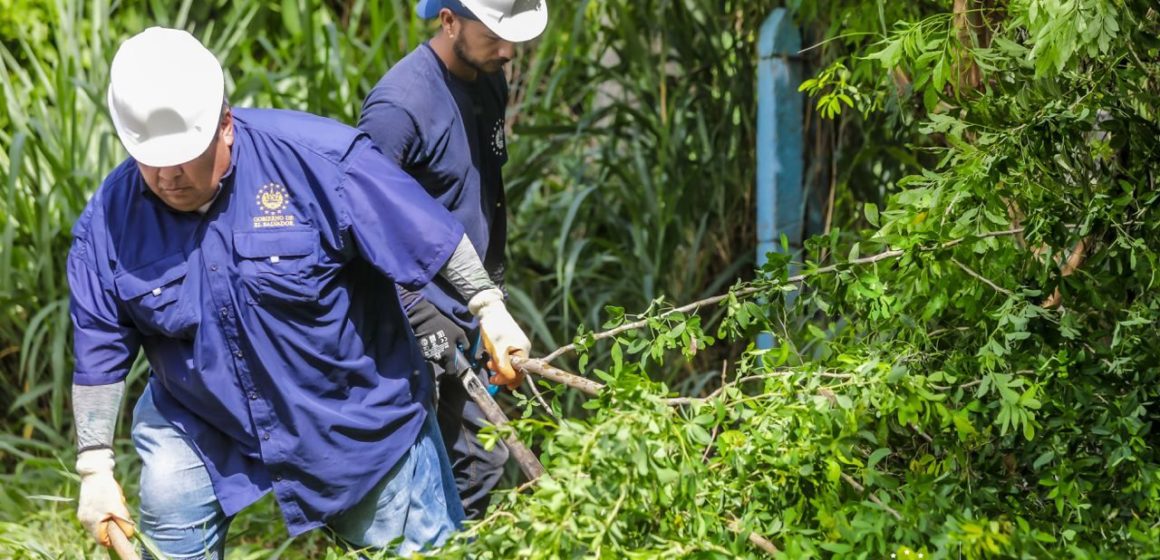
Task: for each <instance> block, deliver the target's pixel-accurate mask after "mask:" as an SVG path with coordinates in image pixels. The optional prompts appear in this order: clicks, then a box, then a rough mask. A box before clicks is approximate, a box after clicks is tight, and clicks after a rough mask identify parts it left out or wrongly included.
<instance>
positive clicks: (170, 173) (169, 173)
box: [157, 165, 181, 181]
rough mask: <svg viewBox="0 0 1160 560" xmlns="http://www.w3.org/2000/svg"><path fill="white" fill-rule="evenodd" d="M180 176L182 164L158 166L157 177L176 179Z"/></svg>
mask: <svg viewBox="0 0 1160 560" xmlns="http://www.w3.org/2000/svg"><path fill="white" fill-rule="evenodd" d="M180 176H181V166H180V165H174V166H172V167H158V168H157V177H158V178H160V179H162V180H165V181H172V180H174V179H177V178H178V177H180Z"/></svg>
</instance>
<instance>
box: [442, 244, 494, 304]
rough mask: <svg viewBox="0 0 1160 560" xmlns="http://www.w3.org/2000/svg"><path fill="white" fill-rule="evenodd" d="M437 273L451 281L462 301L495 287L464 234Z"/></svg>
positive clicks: (469, 299)
mask: <svg viewBox="0 0 1160 560" xmlns="http://www.w3.org/2000/svg"><path fill="white" fill-rule="evenodd" d="M439 274H440V275H442V276H443V277H444V278H446V279H447V281H448V282H451V285H452V286H454V287H455V291H457V292H459V295H460V296H461V297H462V298H463V301H471V298H473V297H475V295H476V294H478V293H479V292H482V291H484V290H490V289H493V288H495V283H493V282H492V281H491V278H490V277H489V276H488V274H487V270H485V269H484V268H483V261H481V260H479V254H478V253H476V252H475V246H474V245H472V244H471V240H470V239H468V238H467V236H466V235H464V236H463V239H460V240H459V245H458V246H457V247H456V248H455V252H454V253H452V254H451V258H450V259H448V261H447V264H445V265H443V269H442V270H440V271H439Z"/></svg>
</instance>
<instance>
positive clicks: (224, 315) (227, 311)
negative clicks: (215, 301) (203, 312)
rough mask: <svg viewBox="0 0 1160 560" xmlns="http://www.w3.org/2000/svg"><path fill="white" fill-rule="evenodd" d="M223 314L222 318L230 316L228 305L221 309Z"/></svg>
mask: <svg viewBox="0 0 1160 560" xmlns="http://www.w3.org/2000/svg"><path fill="white" fill-rule="evenodd" d="M221 316H222V318H225V317H229V316H230V309H229V308H228V307H223V308H222V310H221Z"/></svg>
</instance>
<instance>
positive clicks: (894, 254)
mask: <svg viewBox="0 0 1160 560" xmlns="http://www.w3.org/2000/svg"><path fill="white" fill-rule="evenodd" d="M1019 233H1023V228H1021V227H1020V228H1014V229H1009V230H1004V231H993V232H988V233H984V234H981V235H979V236H977V237H973V238H965V239H956V240H954V241H948V242H946V243H942V244H940V245H938V247H937V249H948V248H951V247H954V246H956V245H959V244H961V243H963V242H964V241H969V240H974V239H985V238H989V237H1006V236H1010V235H1016V234H1019ZM905 254H906V251H902V250H897V249H896V250H892V251H885V252H882V253H878V254H877V255H871V256H869V257H863V258H860V259H854V260H852V261H847V262H844V263H839V264H833V265H829V266H823V267H821V268H818V269H816V270H813V271H811V272H808V273H805V274H798V275H796V276H790V277H789V278H787V279H786V280H785V283H786V284H798V283H801V282H802V281H804V280H805V279H807V278H809V277H811V276H818V275H822V274H830V273H832V272H837V271H839V270H841V269H843V268H845V267H848V266H856V265H865V264H874V263H877V262H880V261H885V260H890V259H897V258H899V257H901V256H903V255H905ZM766 289H767V288H766V287H764V286H751V287H749V288H745V289H742V290H738V291H736V292H732V295H734V296H737V297H744V296H749V295H753V294H756V293H760V292H762V291H764V290H766ZM729 296H730V294H728V293H726V294H721V295H717V296H713V297H711V298H706V299H703V300H700V301H695V302H693V303H690V304H688V305H682V306H681V307H678V308H676V309H671V310H669V311H666V312H664V313H662V314H660V315H659V316H658V317H657V318H664V317H667V316H669V315H672V314H674V313H688V312H690V311H696V310H698V309H700V308H702V307H705V306H709V305H716V304H718V303H721V302H722V301H725V300H726V299H728V298H729ZM648 322H649V319H642V320H640V321H635V322H632V323H625V324H623V325H621V326H619V327H616V328H615V329H612V330H608V331H604V332H601V333H596V334H594V335H592V339H593V340H603V339H606V338H612V337H614V336H616V335H619V334H620V333H623V332H627V331H631V330H635V329H639V328H641V327H644V326H647V325H648ZM575 351H576V344H575V343H572V344H568V345H565V346H561V347H559V348H557V349H556V350H555V351H553V352H552V353H550V354H548V355H547V356H544V357H543V358H541V361H543V362H551V361H552V360H555V359H556V358H559V357H560V356H562V355H564V354H566V353H568V352H575Z"/></svg>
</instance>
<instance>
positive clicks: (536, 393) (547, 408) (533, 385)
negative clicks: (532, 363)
mask: <svg viewBox="0 0 1160 560" xmlns="http://www.w3.org/2000/svg"><path fill="white" fill-rule="evenodd" d="M527 385H528V388H530V389H531V391H532V395H534V396H535V397H536V400H537V401H539V402H540V406H543V407H544V412H547V413H548V416H551V417H552V418H553V419H555V420H559V418H557V417H556V415H555V413H553V412H552V407H551V406H550V405H549V404H548V401H546V400H544V395H542V394H541V393H540V388H539V387H536V382H535V381H534V380H533V381H532V382H531V383H528V384H527Z"/></svg>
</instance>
